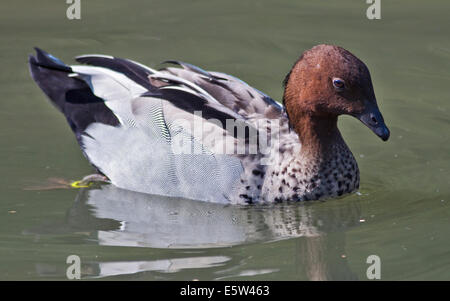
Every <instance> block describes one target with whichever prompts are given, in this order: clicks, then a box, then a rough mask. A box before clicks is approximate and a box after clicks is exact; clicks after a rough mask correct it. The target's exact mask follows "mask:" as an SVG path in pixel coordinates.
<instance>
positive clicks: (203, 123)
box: [29, 50, 287, 202]
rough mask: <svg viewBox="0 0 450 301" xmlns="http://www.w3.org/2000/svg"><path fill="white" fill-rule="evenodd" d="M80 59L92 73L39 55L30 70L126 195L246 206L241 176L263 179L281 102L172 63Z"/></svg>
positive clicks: (213, 74)
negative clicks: (266, 147) (265, 137)
mask: <svg viewBox="0 0 450 301" xmlns="http://www.w3.org/2000/svg"><path fill="white" fill-rule="evenodd" d="M77 61H79V62H81V63H84V64H88V65H90V66H85V65H82V66H67V65H65V64H64V63H63V62H61V61H60V60H58V59H56V58H55V57H53V56H51V55H49V54H47V53H45V52H44V51H42V50H37V56H36V57H33V56H30V60H29V63H30V71H31V74H32V76H33V78H34V80H35V81H36V82H37V84H38V85H39V86H40V88H41V89H42V90H43V91H44V92H45V93H46V94H47V96H48V97H49V98H50V99H51V101H52V103H53V104H54V105H55V106H56V107H57V108H58V109H59V110H60V111H61V112H62V113H63V114H64V115H65V116H66V119H67V120H68V122H69V124H70V126H71V128H72V130H73V131H74V133H75V135H76V137H77V140H78V142H79V144H80V146H81V148H82V150H83V153H84V155H85V156H86V157H87V158H88V160H89V161H90V162H91V163H92V164H93V165H94V166H95V167H96V168H97V169H98V171H99V172H101V173H103V174H104V175H106V176H107V177H108V178H109V179H110V180H111V182H112V183H113V184H115V185H116V186H118V187H121V188H125V189H129V190H134V191H138V192H144V193H152V194H163V195H169V196H178V197H185V198H192V199H200V200H206V201H216V202H228V201H230V200H231V201H238V200H237V199H236V198H235V196H236V195H240V194H241V193H240V192H239V191H240V190H241V188H242V175H245V174H246V173H248V172H250V173H251V175H253V176H255V173H257V172H256V171H255V170H256V169H257V168H256V167H255V166H259V165H261V164H260V163H261V162H260V160H261V158H264V157H265V155H264V154H262V153H261V152H260V150H259V149H258V146H259V144H260V142H261V140H260V138H261V137H262V136H261V134H260V129H259V128H258V126H259V123H260V121H261V120H269V119H270V120H277V121H281V123H282V124H285V125H286V124H287V118H286V116H285V115H284V113H283V108H282V106H281V105H279V104H278V103H276V102H275V101H274V100H272V99H271V98H270V97H268V96H267V95H265V94H263V93H262V92H260V91H258V90H256V89H254V88H252V87H250V86H249V85H247V84H246V83H244V82H242V81H240V80H239V79H237V78H234V77H232V76H230V75H227V74H223V73H219V72H206V71H204V70H202V69H200V68H198V67H195V66H193V65H190V64H186V63H181V62H174V61H172V62H170V63H174V64H177V65H179V66H180V67H181V68H175V67H168V68H165V69H162V70H154V69H151V68H149V67H146V66H144V65H141V64H139V63H136V62H133V61H131V60H125V59H119V58H114V57H111V56H103V55H85V56H81V57H78V58H77ZM230 122H231V125H230ZM236 127H237V128H239V127H241V128H244V133H243V134H242V133H239V130H236ZM252 130H255V132H254V133H256V136H255V137H256V140H254V139H252V137H251V135H252ZM253 144H256V153H251V151H254V148H252V147H253V146H254V145H253ZM261 178H262V177H261ZM258 185H259V184H256V185H255V187H257V186H258ZM246 186H248V185H246ZM238 199H239V200H242V201H248V200H246V198H242V197H241V198H238Z"/></svg>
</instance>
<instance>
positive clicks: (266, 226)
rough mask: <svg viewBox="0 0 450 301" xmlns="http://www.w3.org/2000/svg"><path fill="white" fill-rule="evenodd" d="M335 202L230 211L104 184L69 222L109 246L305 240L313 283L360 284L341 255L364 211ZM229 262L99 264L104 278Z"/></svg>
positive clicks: (301, 243)
mask: <svg viewBox="0 0 450 301" xmlns="http://www.w3.org/2000/svg"><path fill="white" fill-rule="evenodd" d="M338 203H339V205H337V204H338ZM334 204H335V205H333V204H332V205H328V204H324V203H317V202H316V203H313V204H278V205H271V206H234V205H230V206H228V205H223V204H214V203H206V202H199V201H192V200H185V199H183V200H181V199H176V198H167V197H162V196H153V195H147V194H141V193H136V192H132V191H127V190H122V189H119V188H116V187H114V186H112V185H104V186H101V187H98V188H95V189H87V190H82V191H80V193H79V194H78V196H77V198H76V201H75V203H74V206H73V207H72V208H71V209H70V211H69V214H68V222H69V224H70V225H71V226H72V227H76V228H77V230H82V229H84V230H86V231H90V232H91V230H95V232H96V233H97V234H96V235H97V237H96V238H97V241H98V243H99V244H100V245H105V246H132V247H151V248H182V249H188V248H202V249H204V248H217V247H224V246H235V245H241V244H249V243H254V242H269V241H276V240H282V239H288V238H296V237H297V238H299V237H301V238H300V239H297V240H296V242H295V243H296V247H295V249H296V251H295V252H296V254H294V256H295V261H296V262H295V265H296V266H297V267H298V268H299V269H301V270H302V274H305V275H306V278H307V279H311V280H326V279H354V278H355V276H354V275H353V273H352V272H351V271H350V269H349V268H348V266H347V262H346V260H345V259H343V258H342V254H344V252H345V249H344V247H345V234H344V232H343V231H344V230H345V229H348V228H349V227H352V226H355V225H357V224H359V219H360V209H359V206H358V205H357V204H358V202H355V201H350V202H347V200H345V201H343V202H337V203H334ZM80 227H81V228H82V229H80ZM280 255H281V254H280ZM175 260H177V259H175ZM229 260H230V258H229V257H227V256H210V257H202V256H200V257H189V258H180V259H179V260H178V261H179V262H177V263H175V262H173V261H174V259H168V260H156V261H146V262H136V261H135V262H129V261H124V262H103V263H99V264H98V269H99V273H98V274H99V275H100V276H108V275H118V274H130V273H136V272H139V271H155V270H158V271H164V272H170V271H172V270H180V269H185V268H201V267H211V266H217V265H220V264H224V263H226V262H227V261H229ZM274 260H278V259H276V258H274ZM291 260H292V258H291ZM163 266H166V267H167V268H166V269H164V268H163ZM244 272H245V271H244ZM240 273H242V271H240ZM216 274H220V273H216ZM222 278H227V276H224V277H222Z"/></svg>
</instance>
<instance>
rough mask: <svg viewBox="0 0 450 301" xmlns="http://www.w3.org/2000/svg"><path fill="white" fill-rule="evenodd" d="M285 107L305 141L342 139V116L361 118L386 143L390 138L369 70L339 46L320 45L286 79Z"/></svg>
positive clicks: (307, 52)
mask: <svg viewBox="0 0 450 301" xmlns="http://www.w3.org/2000/svg"><path fill="white" fill-rule="evenodd" d="M284 104H285V107H286V111H287V113H288V115H289V120H290V122H291V124H292V126H293V127H294V129H295V130H296V132H297V133H298V134H299V135H300V138H301V139H302V138H303V139H304V140H308V139H316V138H317V139H319V138H320V137H314V136H315V135H322V136H323V137H325V138H324V139H325V140H326V137H327V136H328V137H329V138H330V139H333V137H334V136H336V135H337V136H339V137H340V135H339V131H338V130H337V126H336V125H337V117H338V116H339V115H342V114H346V115H351V116H354V117H356V118H358V119H359V120H360V121H362V122H363V123H364V124H365V125H366V126H367V127H369V128H370V129H371V130H372V131H373V132H374V133H375V134H376V135H377V136H379V137H380V138H381V139H382V140H384V141H386V140H387V139H388V138H389V130H388V128H387V127H386V125H385V124H384V120H383V116H382V115H381V113H380V111H379V109H378V105H377V101H376V98H375V93H374V91H373V86H372V80H371V78H370V73H369V70H368V69H367V67H366V65H365V64H364V63H363V62H362V61H361V60H359V59H358V58H357V57H356V56H354V55H353V54H351V53H350V52H349V51H347V50H345V49H343V48H341V47H338V46H333V45H318V46H315V47H313V48H312V49H310V50H307V51H305V52H304V53H303V55H302V56H301V57H300V59H299V60H298V61H297V62H296V63H295V65H294V66H293V67H292V69H291V71H290V72H289V74H288V75H287V77H286V80H285V91H284ZM311 131H312V132H311ZM314 131H316V132H317V133H314ZM319 140H320V139H319ZM302 142H304V141H302Z"/></svg>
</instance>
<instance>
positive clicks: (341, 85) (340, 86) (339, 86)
mask: <svg viewBox="0 0 450 301" xmlns="http://www.w3.org/2000/svg"><path fill="white" fill-rule="evenodd" d="M333 86H334V87H335V88H336V89H338V90H342V89H344V87H345V82H344V80H342V79H340V78H336V77H335V78H333Z"/></svg>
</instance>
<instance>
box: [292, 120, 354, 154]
mask: <svg viewBox="0 0 450 301" xmlns="http://www.w3.org/2000/svg"><path fill="white" fill-rule="evenodd" d="M293 126H294V130H295V131H296V132H297V134H298V136H299V139H300V141H301V144H302V147H301V155H302V157H303V158H308V159H310V160H321V161H322V160H328V159H331V158H332V157H333V156H335V155H336V148H337V147H338V148H341V147H344V148H347V146H346V144H345V142H344V140H343V139H342V136H341V133H340V132H339V130H338V128H337V116H314V115H310V114H306V113H305V114H300V116H297V120H296V121H295V123H294V124H293Z"/></svg>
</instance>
